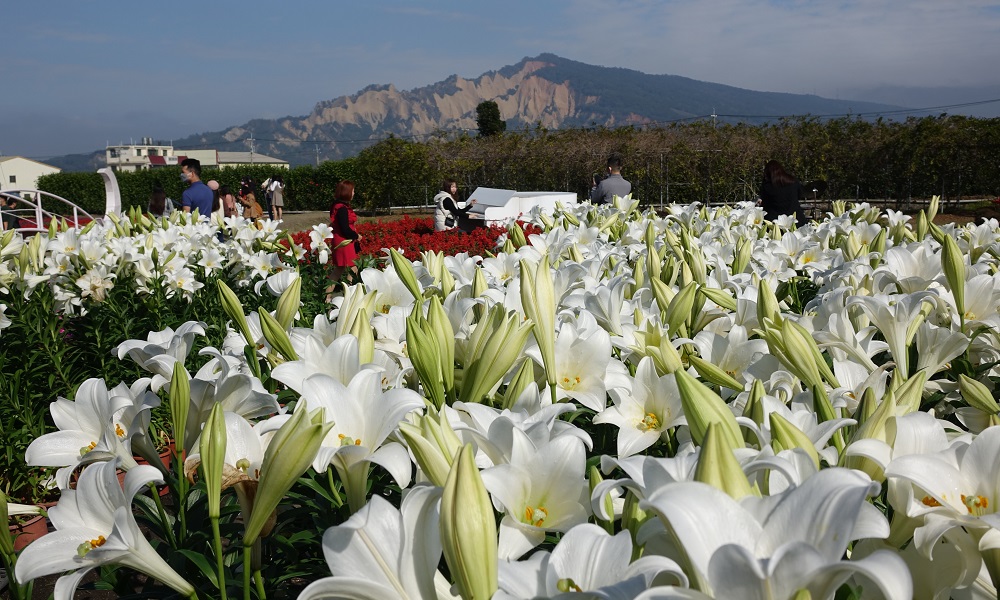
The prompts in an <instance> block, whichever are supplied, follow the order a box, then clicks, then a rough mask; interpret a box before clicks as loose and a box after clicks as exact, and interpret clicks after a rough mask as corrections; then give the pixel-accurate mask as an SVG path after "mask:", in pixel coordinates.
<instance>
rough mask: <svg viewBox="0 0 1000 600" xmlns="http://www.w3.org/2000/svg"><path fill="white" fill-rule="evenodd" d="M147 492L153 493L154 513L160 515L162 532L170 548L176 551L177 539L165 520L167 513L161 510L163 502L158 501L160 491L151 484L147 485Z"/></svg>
mask: <svg viewBox="0 0 1000 600" xmlns="http://www.w3.org/2000/svg"><path fill="white" fill-rule="evenodd" d="M149 490H150V491H151V492H153V502H154V503H155V504H156V512H157V513H159V515H160V523H161V524H162V525H163V530H164V531H166V532H167V541H168V542H169V543H170V548H171V549H173V550H176V549H177V538H175V537H174V528H173V527H171V526H170V522H169V521H168V520H167V511H165V510H164V509H163V501H162V500H160V491H159V490H157V489H156V485H155V484H152V483H151V484H149Z"/></svg>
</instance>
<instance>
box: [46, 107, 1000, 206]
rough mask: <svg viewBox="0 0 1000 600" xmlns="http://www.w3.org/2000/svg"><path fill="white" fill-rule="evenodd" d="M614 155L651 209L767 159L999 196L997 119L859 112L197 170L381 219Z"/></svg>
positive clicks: (78, 198) (78, 193) (61, 178)
mask: <svg viewBox="0 0 1000 600" xmlns="http://www.w3.org/2000/svg"><path fill="white" fill-rule="evenodd" d="M612 151H617V152H620V153H621V154H622V155H623V156H624V158H625V167H624V169H623V174H624V175H625V177H626V178H627V179H629V180H631V181H632V185H633V187H632V190H633V195H635V196H636V197H637V198H639V199H640V200H642V201H643V202H644V203H647V204H655V203H657V202H658V201H660V199H663V200H664V201H666V202H679V203H689V202H695V201H699V202H706V201H711V202H735V201H738V200H750V199H754V198H756V190H757V184H758V181H759V179H760V176H761V170H762V168H763V165H764V163H765V162H766V161H767V160H769V159H772V158H774V159H777V160H779V161H781V162H782V163H784V164H785V166H786V168H788V169H789V170H790V171H791V172H792V173H793V174H794V175H796V176H797V177H798V178H799V179H800V180H802V181H803V182H808V181H815V180H823V181H825V182H827V184H828V185H829V187H828V189H827V192H826V194H825V196H826V197H827V198H843V199H859V200H865V199H890V200H892V199H895V200H897V201H904V200H906V199H909V198H926V197H929V196H931V195H934V194H938V195H941V196H942V197H943V198H944V200H945V201H946V202H947V201H949V200H952V199H955V198H958V197H962V196H978V197H984V196H994V197H995V196H997V195H1000V169H998V168H997V164H996V159H995V157H996V156H997V155H998V153H1000V152H998V151H1000V119H974V118H969V117H954V116H944V115H942V116H938V117H925V118H920V119H916V118H910V119H907V120H906V121H899V122H897V121H891V122H890V121H882V120H878V121H865V120H862V119H858V118H841V119H833V120H821V119H818V118H795V119H785V120H782V121H780V122H777V123H771V124H767V125H757V126H753V125H745V124H736V125H733V124H720V125H718V126H715V125H713V124H712V123H706V122H699V123H685V124H673V125H669V126H665V127H655V128H653V127H651V128H642V129H639V128H631V127H626V128H620V129H602V128H599V129H569V130H555V131H549V130H546V129H544V128H541V127H538V128H535V129H533V130H530V131H521V132H513V133H506V134H503V135H497V136H491V137H487V138H472V137H469V136H467V135H461V136H458V137H440V138H438V139H432V140H430V141H427V142H412V141H408V140H402V139H400V138H395V137H389V138H388V139H386V140H383V141H381V142H379V143H378V144H375V145H374V146H371V147H369V148H367V149H365V150H363V151H362V152H361V153H359V154H358V155H357V156H354V157H351V158H348V159H345V160H340V161H328V162H324V163H322V164H320V165H319V166H310V165H304V166H300V167H296V168H294V169H291V170H290V171H286V170H284V169H275V168H274V167H270V166H264V165H253V166H246V167H231V168H225V169H221V170H219V169H207V170H206V171H205V173H204V174H203V175H204V177H203V178H204V179H216V180H218V181H219V182H220V183H221V184H223V185H229V186H238V185H239V182H240V180H241V179H242V178H243V177H250V178H252V179H253V180H254V181H255V182H260V181H263V180H264V179H266V178H268V177H270V176H272V175H275V174H278V173H280V174H282V175H284V177H285V184H286V200H285V207H286V210H293V211H294V210H327V209H328V208H329V206H330V203H331V200H332V198H333V191H334V189H335V187H336V184H337V182H338V181H340V180H342V179H351V180H354V181H355V182H356V184H357V187H356V193H357V196H356V199H355V203H356V205H357V206H358V208H360V209H361V210H365V211H368V212H377V211H383V210H386V209H388V208H389V207H393V206H419V205H423V204H427V203H429V202H430V200H431V198H433V196H434V194H435V193H436V191H437V189H438V188H439V185H440V182H441V180H442V179H443V178H444V177H451V178H454V179H456V180H458V181H459V182H460V185H461V186H462V187H463V188H464V190H463V191H464V192H465V193H467V192H468V191H470V190H472V189H474V188H475V187H477V186H487V187H499V188H508V189H517V190H562V191H571V192H576V193H577V194H579V195H580V196H581V197H585V196H586V194H588V192H589V188H590V178H591V174H593V173H597V172H601V171H602V170H603V167H604V161H605V160H606V157H607V155H608V154H609V153H611V152H612ZM179 175H180V171H179V168H177V167H165V168H160V169H154V170H150V171H139V172H135V173H119V174H118V182H119V186H120V187H121V192H122V203H123V205H124V207H125V208H128V207H129V206H133V205H138V206H142V207H145V206H146V202H147V199H148V197H149V192H150V190H151V189H152V187H153V184H154V183H155V182H159V183H160V184H161V185H162V186H163V188H164V189H165V190H166V192H167V194H168V195H169V196H170V197H171V198H174V199H179V198H180V195H181V191H182V184H181V181H180V177H179ZM38 185H39V188H40V189H42V190H45V191H48V192H51V193H54V194H57V195H59V196H63V197H65V198H67V199H70V200H73V201H75V202H77V203H78V204H80V205H81V206H83V207H84V208H85V209H86V210H88V211H90V212H96V213H100V212H102V211H103V210H104V191H103V185H102V183H101V179H100V177H99V176H98V175H96V174H93V173H61V174H57V175H46V176H44V177H42V178H40V179H39V183H38Z"/></svg>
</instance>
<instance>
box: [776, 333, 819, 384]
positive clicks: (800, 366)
mask: <svg viewBox="0 0 1000 600" xmlns="http://www.w3.org/2000/svg"><path fill="white" fill-rule="evenodd" d="M791 323H792V321H791V320H790V319H785V321H784V322H783V323H782V326H781V339H782V341H783V342H784V346H785V358H786V359H787V360H788V361H789V363H790V364H789V366H791V367H792V369H793V370H794V372H795V375H796V376H798V377H799V378H800V379H801V380H802V381H803V382H804V383H805V384H806V386H807V387H814V386H822V385H823V380H822V378H821V377H820V375H819V367H818V366H817V365H816V357H815V356H813V353H812V349H811V348H810V347H809V341H811V340H812V336H809V341H807V340H806V338H805V336H806V335H808V332H807V333H806V334H805V335H803V333H802V332H801V331H800V330H799V329H798V328H796V327H794V326H793V325H791ZM814 343H815V342H814Z"/></svg>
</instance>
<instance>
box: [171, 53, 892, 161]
mask: <svg viewBox="0 0 1000 600" xmlns="http://www.w3.org/2000/svg"><path fill="white" fill-rule="evenodd" d="M484 100H494V101H496V102H497V104H498V105H499V107H500V114H501V115H502V116H503V118H504V119H505V120H507V123H508V131H510V130H512V129H516V128H518V127H523V126H534V125H536V124H540V125H542V126H544V127H547V128H551V129H554V128H560V127H580V126H606V127H616V126H621V125H640V124H646V123H665V122H671V121H676V120H686V119H694V118H698V117H706V116H707V115H711V114H713V112H714V113H715V114H718V115H719V117H718V118H719V119H720V120H731V121H737V120H742V121H749V122H761V121H766V120H768V119H773V118H776V117H780V116H786V115H801V114H812V115H843V114H863V113H874V112H879V111H886V110H893V109H896V108H898V107H894V106H889V105H885V104H875V103H869V102H858V101H846V100H831V99H826V98H821V97H819V96H812V95H799V94H783V93H771V92H757V91H751V90H745V89H741V88H735V87H731V86H726V85H720V84H715V83H707V82H703V81H697V80H694V79H688V78H686V77H679V76H675V75H649V74H646V73H640V72H638V71H633V70H629V69H621V68H609V67H599V66H594V65H587V64H584V63H580V62H576V61H572V60H568V59H565V58H561V57H558V56H555V55H553V54H542V55H539V56H537V57H533V58H525V59H523V60H521V61H520V62H519V63H517V64H515V65H510V66H507V67H504V68H502V69H500V70H498V71H491V72H488V73H484V74H482V75H480V76H479V77H477V78H475V79H465V78H463V77H459V76H457V75H452V76H451V77H449V78H448V79H445V80H444V81H440V82H438V83H434V84H431V85H428V86H425V87H421V88H416V89H413V90H398V89H396V87H395V86H393V85H391V84H390V85H371V86H369V87H367V88H365V89H363V90H361V91H359V92H358V93H356V94H353V95H351V96H341V97H339V98H334V99H333V100H324V101H322V102H319V103H318V104H317V105H316V107H315V108H314V109H313V111H312V112H311V113H310V114H308V115H306V116H302V117H284V118H281V119H275V120H266V119H255V120H253V121H250V122H248V123H244V124H242V125H238V126H234V127H230V128H228V129H225V130H223V131H218V132H210V133H203V134H198V135H194V136H190V137H187V138H184V139H181V140H175V142H174V146H175V148H185V147H189V148H190V147H200V148H204V147H213V146H214V147H216V148H217V149H219V150H243V151H245V150H249V149H250V139H251V137H252V138H253V140H254V141H253V145H254V148H253V149H254V151H255V152H259V153H262V154H267V155H270V156H276V157H280V158H284V159H286V160H288V161H289V162H291V163H292V164H293V165H297V164H307V163H314V162H317V161H321V160H327V159H339V158H343V157H346V156H351V155H353V154H356V153H358V152H359V151H361V150H363V149H364V148H365V147H367V146H369V145H371V144H374V143H376V142H377V141H378V140H380V139H383V138H385V137H387V136H388V135H390V134H391V135H396V136H399V137H406V138H410V139H416V140H423V139H427V138H428V137H429V136H432V135H434V134H435V133H440V132H448V133H453V132H456V131H462V130H468V131H471V133H472V134H474V133H475V128H476V106H477V105H478V104H479V103H480V102H482V101H484Z"/></svg>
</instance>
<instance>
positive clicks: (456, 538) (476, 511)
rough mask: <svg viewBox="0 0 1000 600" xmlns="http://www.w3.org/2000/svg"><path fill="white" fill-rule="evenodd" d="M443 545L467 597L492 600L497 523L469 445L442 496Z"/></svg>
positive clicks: (465, 447) (465, 448) (461, 451)
mask: <svg viewBox="0 0 1000 600" xmlns="http://www.w3.org/2000/svg"><path fill="white" fill-rule="evenodd" d="M440 524H441V547H442V549H443V550H444V559H445V562H447V563H448V569H449V570H450V571H451V574H452V578H453V579H454V580H455V587H456V588H457V589H458V592H459V594H460V595H461V596H462V598H463V599H464V600H489V599H490V598H492V597H493V594H494V593H495V592H496V591H497V524H496V517H495V516H494V514H493V503H492V502H491V501H490V495H489V494H488V493H487V492H486V486H485V485H483V478H482V476H481V475H480V474H479V468H478V467H476V460H475V456H474V455H473V452H472V446H471V445H466V446H464V447H463V448H462V449H461V450H460V451H459V452H458V455H457V457H456V458H455V462H454V463H453V464H452V467H451V473H449V474H448V481H447V482H446V483H445V486H444V494H443V495H442V496H441V521H440Z"/></svg>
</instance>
